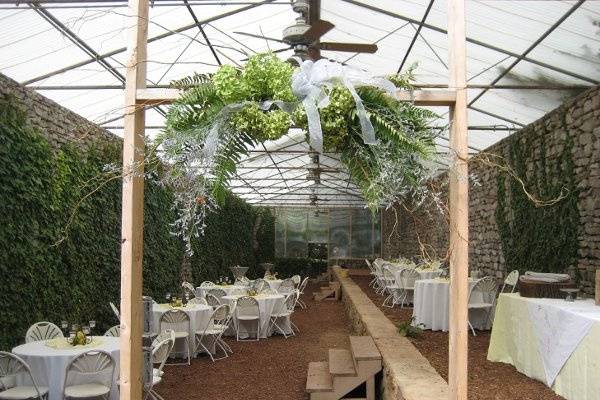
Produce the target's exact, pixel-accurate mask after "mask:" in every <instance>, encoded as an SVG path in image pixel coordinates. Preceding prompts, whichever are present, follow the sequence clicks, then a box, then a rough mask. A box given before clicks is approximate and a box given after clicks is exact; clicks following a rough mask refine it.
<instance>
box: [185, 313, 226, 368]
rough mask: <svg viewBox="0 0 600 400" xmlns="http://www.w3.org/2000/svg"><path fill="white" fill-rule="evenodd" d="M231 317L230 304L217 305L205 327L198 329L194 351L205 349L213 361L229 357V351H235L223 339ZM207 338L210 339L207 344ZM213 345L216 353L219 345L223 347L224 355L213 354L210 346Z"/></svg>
mask: <svg viewBox="0 0 600 400" xmlns="http://www.w3.org/2000/svg"><path fill="white" fill-rule="evenodd" d="M230 318H231V313H230V312H229V306H228V305H226V304H224V305H222V306H219V307H217V309H216V310H214V311H213V313H212V316H211V318H210V320H209V321H208V322H207V324H206V326H205V327H204V329H202V330H199V331H196V335H195V349H194V353H196V354H197V353H198V352H199V351H201V350H203V351H204V352H205V353H207V354H208V356H209V357H210V359H211V360H212V361H213V362H214V361H215V360H222V359H223V358H227V357H229V352H232V353H233V351H231V347H229V346H228V345H227V344H226V343H225V342H224V341H223V340H222V336H223V334H224V333H225V331H226V330H227V328H228V327H229V320H230ZM205 340H206V341H208V342H207V343H208V344H205V343H206V342H205ZM213 346H214V347H215V354H216V348H217V346H218V347H220V348H221V350H222V351H223V356H222V357H219V358H215V357H214V356H213V354H212V352H211V351H210V348H211V347H213Z"/></svg>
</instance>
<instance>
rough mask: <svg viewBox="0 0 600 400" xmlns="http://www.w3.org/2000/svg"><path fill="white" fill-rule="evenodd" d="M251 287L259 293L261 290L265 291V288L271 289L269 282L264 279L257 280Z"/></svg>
mask: <svg viewBox="0 0 600 400" xmlns="http://www.w3.org/2000/svg"><path fill="white" fill-rule="evenodd" d="M250 287H251V288H252V289H254V290H256V291H257V292H260V291H261V290H263V289H264V288H265V287H268V288H270V287H271V285H269V282H267V281H266V280H264V279H262V278H258V279H256V280H255V281H254V282H252V283H251V284H250Z"/></svg>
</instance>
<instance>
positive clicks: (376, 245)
mask: <svg viewBox="0 0 600 400" xmlns="http://www.w3.org/2000/svg"><path fill="white" fill-rule="evenodd" d="M373 257H381V213H380V212H377V214H375V217H374V218H373Z"/></svg>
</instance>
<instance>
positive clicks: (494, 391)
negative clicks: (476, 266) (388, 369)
mask: <svg viewBox="0 0 600 400" xmlns="http://www.w3.org/2000/svg"><path fill="white" fill-rule="evenodd" d="M352 279H354V281H355V282H356V283H357V284H358V285H359V286H360V287H361V288H362V290H363V291H364V292H365V293H367V294H368V296H369V297H370V298H371V300H372V301H373V302H374V303H375V304H377V305H378V306H379V308H380V309H381V310H382V311H383V313H384V314H385V315H386V316H387V317H388V318H389V319H390V320H391V321H392V322H394V323H399V322H403V321H409V320H410V319H411V317H412V308H407V307H405V308H402V309H401V308H400V307H399V306H396V307H394V308H389V307H381V303H382V302H383V297H382V296H379V295H377V294H375V292H374V291H373V289H371V288H370V287H369V281H370V278H369V277H368V276H352ZM411 341H412V343H413V344H414V345H415V347H416V348H417V349H418V350H419V351H420V352H421V354H423V355H424V356H425V357H426V358H427V360H429V362H430V363H431V365H432V366H433V368H435V370H436V371H437V372H438V373H439V374H440V375H441V376H442V377H443V378H444V379H446V380H448V333H447V332H439V331H438V332H433V331H429V330H426V331H423V333H422V334H421V336H420V337H419V338H416V339H411ZM489 343H490V332H489V331H477V336H475V337H474V336H472V335H470V334H469V399H470V400H560V399H563V398H562V397H561V396H558V395H556V394H555V393H554V392H553V391H552V390H551V389H549V388H548V387H547V386H546V385H544V384H543V383H542V382H539V381H536V380H534V379H530V378H528V377H527V376H525V375H523V374H521V373H520V372H518V371H517V370H516V369H515V368H514V367H513V366H512V365H508V364H504V363H496V362H490V361H487V359H486V356H487V350H488V346H489Z"/></svg>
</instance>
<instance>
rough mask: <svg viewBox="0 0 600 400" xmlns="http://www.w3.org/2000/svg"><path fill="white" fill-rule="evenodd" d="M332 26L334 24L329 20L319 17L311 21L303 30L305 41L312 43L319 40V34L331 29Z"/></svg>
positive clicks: (321, 34)
mask: <svg viewBox="0 0 600 400" xmlns="http://www.w3.org/2000/svg"><path fill="white" fill-rule="evenodd" d="M334 26H335V25H333V24H332V23H331V22H329V21H324V20H322V19H320V20H318V21H315V22H314V23H312V24H311V26H310V28H308V30H307V31H306V32H304V35H303V36H304V37H305V38H306V41H307V42H309V43H312V42H315V41H317V40H319V38H320V37H321V36H323V35H324V34H326V33H327V32H329V31H330V30H332V29H333V27H334Z"/></svg>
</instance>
